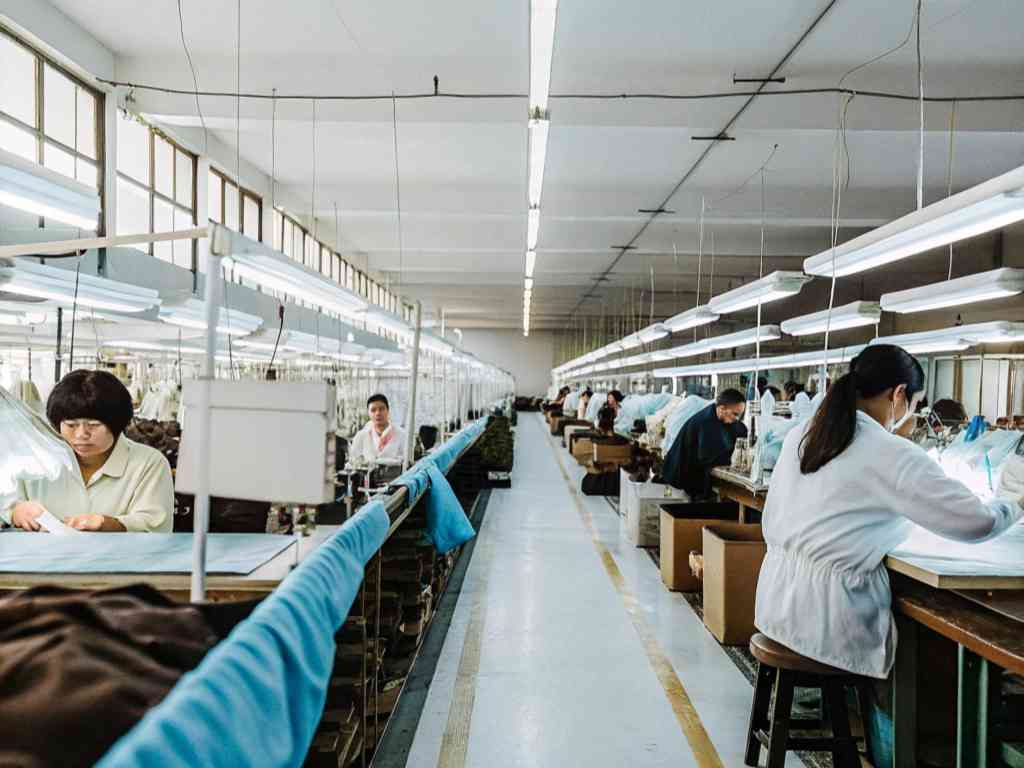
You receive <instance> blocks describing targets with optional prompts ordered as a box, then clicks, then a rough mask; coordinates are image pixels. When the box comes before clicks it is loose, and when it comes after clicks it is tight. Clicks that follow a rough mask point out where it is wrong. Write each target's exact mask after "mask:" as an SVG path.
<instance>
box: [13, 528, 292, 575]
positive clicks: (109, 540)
mask: <svg viewBox="0 0 1024 768" xmlns="http://www.w3.org/2000/svg"><path fill="white" fill-rule="evenodd" d="M294 541H295V539H294V538H293V537H291V536H278V535H268V534H266V533H211V534H209V535H208V536H207V537H206V562H207V567H206V570H207V573H231V574H243V575H244V574H249V573H252V572H253V571H255V570H256V569H257V568H259V567H260V566H261V565H263V564H264V563H265V562H267V561H268V560H270V559H271V558H273V557H274V556H275V555H277V554H278V553H279V552H281V551H282V550H284V549H285V548H286V547H288V546H289V545H290V544H292V543H293V542H294ZM191 571H192V534H191V533H83V534H79V535H67V536H51V535H48V534H39V533H25V532H22V531H17V532H5V533H4V534H3V535H2V536H0V573H190V572H191Z"/></svg>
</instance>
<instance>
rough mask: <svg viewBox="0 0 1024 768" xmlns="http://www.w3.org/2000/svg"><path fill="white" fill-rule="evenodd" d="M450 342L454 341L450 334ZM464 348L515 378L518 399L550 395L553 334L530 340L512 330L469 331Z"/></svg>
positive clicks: (534, 335)
mask: <svg viewBox="0 0 1024 768" xmlns="http://www.w3.org/2000/svg"><path fill="white" fill-rule="evenodd" d="M449 338H450V339H452V340H454V339H455V337H454V336H452V335H451V332H450V331H449ZM462 346H463V347H464V348H465V349H466V351H467V352H472V353H473V354H474V355H476V356H477V357H479V358H480V359H481V360H485V361H487V362H488V363H493V364H494V365H496V366H498V367H499V368H504V369H505V370H506V371H508V372H509V373H511V374H512V375H513V376H515V377H516V394H517V395H525V396H527V397H533V396H536V397H541V396H543V395H544V394H545V393H546V392H547V390H548V382H549V381H550V379H551V366H552V361H553V360H554V355H555V336H554V334H553V333H551V332H550V331H535V332H533V333H531V334H530V336H529V338H527V337H524V336H523V333H522V331H513V330H511V329H507V330H506V329H494V330H485V329H466V331H465V333H464V334H463V337H462Z"/></svg>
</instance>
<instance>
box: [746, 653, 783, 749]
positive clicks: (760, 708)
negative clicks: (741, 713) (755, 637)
mask: <svg viewBox="0 0 1024 768" xmlns="http://www.w3.org/2000/svg"><path fill="white" fill-rule="evenodd" d="M774 679H775V670H774V669H772V668H771V667H766V666H764V665H763V664H761V663H760V662H758V664H757V677H756V678H755V680H754V704H753V706H752V707H751V708H750V727H749V728H747V751H746V754H745V755H744V759H743V762H744V763H745V764H746V765H749V766H754V767H755V768H756V766H757V765H758V763H759V761H760V759H761V742H760V740H759V739H758V738H757V732H758V731H761V730H764V731H765V732H767V731H768V710H769V708H770V707H771V703H772V683H773V682H774Z"/></svg>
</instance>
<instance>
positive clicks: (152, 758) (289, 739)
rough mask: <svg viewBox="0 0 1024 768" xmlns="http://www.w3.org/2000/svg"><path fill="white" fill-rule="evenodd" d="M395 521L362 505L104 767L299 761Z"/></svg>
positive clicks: (224, 767) (207, 767) (210, 767)
mask: <svg viewBox="0 0 1024 768" xmlns="http://www.w3.org/2000/svg"><path fill="white" fill-rule="evenodd" d="M389 523H390V521H389V519H388V514H387V511H386V510H385V509H384V506H383V504H381V503H380V502H379V501H376V502H372V503H370V504H367V505H366V506H365V507H363V508H362V509H361V510H360V511H359V512H358V513H356V515H355V516H354V517H352V518H351V519H350V520H348V522H346V523H345V524H344V525H343V526H342V527H341V529H340V530H339V531H338V532H337V533H336V534H335V535H334V536H333V537H331V538H330V539H329V540H328V541H326V542H325V543H324V544H322V545H321V546H320V547H318V548H317V549H316V550H314V552H313V553H312V554H311V555H309V557H307V558H306V559H305V561H303V563H302V564H301V565H300V566H299V568H298V569H296V570H295V571H294V572H293V573H292V574H291V575H290V576H289V577H288V578H287V579H285V581H284V582H283V583H282V584H281V586H280V587H278V589H277V590H276V591H275V592H273V593H272V594H271V595H270V597H268V598H267V599H266V600H264V601H263V602H262V603H261V604H260V605H259V606H258V607H257V608H256V610H255V611H253V613H252V615H251V616H250V617H249V618H248V619H246V620H245V621H243V622H242V623H240V624H239V625H238V626H236V627H235V629H234V630H233V631H232V632H231V634H230V635H229V636H228V637H227V638H226V639H225V640H224V641H223V642H221V643H220V644H219V645H217V646H216V647H215V648H214V649H213V650H211V651H210V653H209V654H208V655H207V656H206V658H205V659H203V662H202V663H201V664H200V665H199V666H198V667H197V668H196V669H195V670H193V671H192V672H189V673H188V674H187V675H185V676H184V677H183V678H182V679H181V680H180V681H179V682H178V684H177V685H176V686H175V687H174V688H173V689H172V690H171V692H170V693H169V694H168V696H167V698H166V699H164V700H163V701H162V702H161V703H160V704H158V705H157V706H156V707H154V708H153V709H152V710H150V711H149V713H147V715H146V716H145V717H144V718H143V719H142V720H141V721H140V722H139V724H138V725H136V726H135V728H133V729H132V730H131V731H129V732H128V733H127V734H125V735H124V736H123V737H122V738H121V739H120V740H118V742H117V743H116V744H114V746H113V747H111V749H110V751H109V752H107V754H106V755H104V757H103V759H102V760H101V761H100V762H99V763H98V765H99V766H100V767H101V768H120V767H121V766H150V765H152V766H157V765H158V766H161V768H175V767H176V766H181V767H182V768H185V767H186V766H188V767H189V768H191V767H192V766H199V765H201V766H204V768H234V767H235V766H261V768H278V767H279V766H280V767H281V768H285V767H287V766H300V765H302V763H303V762H304V761H305V759H306V753H307V752H308V751H309V745H310V743H311V742H312V740H313V734H314V733H315V732H316V728H317V725H318V723H319V722H320V715H321V712H322V710H323V707H324V701H325V700H326V697H327V686H328V683H329V681H330V676H331V670H332V669H333V666H334V653H335V647H334V634H335V632H336V631H337V630H338V628H339V627H340V626H341V624H342V622H344V620H345V617H346V616H347V615H348V611H349V609H350V608H351V606H352V602H353V600H354V599H355V597H356V593H357V592H358V590H359V585H360V583H361V582H362V580H363V568H364V566H365V564H366V561H367V560H369V558H370V557H371V556H372V555H373V553H374V552H376V551H377V550H378V549H379V548H380V547H381V545H382V544H383V543H384V539H385V537H386V536H387V531H388V526H389ZM122 535H123V534H122Z"/></svg>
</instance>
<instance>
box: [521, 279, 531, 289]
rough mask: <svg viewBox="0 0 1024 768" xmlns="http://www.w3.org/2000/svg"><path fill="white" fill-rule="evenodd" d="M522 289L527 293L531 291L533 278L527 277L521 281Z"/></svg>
mask: <svg viewBox="0 0 1024 768" xmlns="http://www.w3.org/2000/svg"><path fill="white" fill-rule="evenodd" d="M523 288H524V289H525V290H527V291H532V290H533V278H532V277H527V278H525V279H524V280H523Z"/></svg>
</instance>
